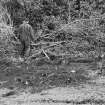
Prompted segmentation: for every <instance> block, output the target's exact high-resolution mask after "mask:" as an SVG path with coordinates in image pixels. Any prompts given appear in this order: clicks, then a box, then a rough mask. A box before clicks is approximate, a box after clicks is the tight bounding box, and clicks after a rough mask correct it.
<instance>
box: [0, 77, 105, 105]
mask: <svg viewBox="0 0 105 105" xmlns="http://www.w3.org/2000/svg"><path fill="white" fill-rule="evenodd" d="M8 91H9V90H7V89H1V90H0V105H105V77H99V78H97V79H95V80H93V81H90V83H86V84H81V85H80V86H75V87H73V86H67V87H58V88H53V89H49V90H44V91H42V92H41V93H36V94H31V93H29V92H28V89H27V92H21V93H18V94H15V95H12V96H9V97H2V94H3V93H6V92H8Z"/></svg>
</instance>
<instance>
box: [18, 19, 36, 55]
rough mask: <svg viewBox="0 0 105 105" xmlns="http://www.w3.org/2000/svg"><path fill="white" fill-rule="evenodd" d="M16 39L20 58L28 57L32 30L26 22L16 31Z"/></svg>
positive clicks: (32, 40)
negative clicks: (19, 47)
mask: <svg viewBox="0 0 105 105" xmlns="http://www.w3.org/2000/svg"><path fill="white" fill-rule="evenodd" d="M17 33H18V34H17V38H18V39H19V41H20V42H21V46H22V47H21V51H20V56H21V57H25V56H29V55H30V45H31V42H34V40H35V39H34V30H33V28H32V26H31V25H30V24H29V23H28V21H27V20H25V21H23V23H22V24H21V25H20V26H19V28H18V29H17Z"/></svg>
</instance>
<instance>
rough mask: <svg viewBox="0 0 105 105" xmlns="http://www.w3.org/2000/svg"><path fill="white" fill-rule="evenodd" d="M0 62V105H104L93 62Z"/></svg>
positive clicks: (102, 80)
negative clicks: (41, 63)
mask: <svg viewBox="0 0 105 105" xmlns="http://www.w3.org/2000/svg"><path fill="white" fill-rule="evenodd" d="M0 64H1V65H0V68H1V69H0V105H105V76H104V72H103V75H97V66H96V63H77V62H76V63H73V62H72V63H70V64H68V65H59V66H58V65H51V64H50V65H49V64H43V65H39V66H38V65H37V66H34V63H33V66H32V64H31V66H30V65H29V64H28V65H27V64H25V63H24V64H23V63H21V64H17V65H16V64H12V63H9V62H7V63H6V62H5V61H4V62H3V61H2V62H0Z"/></svg>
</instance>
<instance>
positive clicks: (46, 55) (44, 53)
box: [42, 49, 50, 60]
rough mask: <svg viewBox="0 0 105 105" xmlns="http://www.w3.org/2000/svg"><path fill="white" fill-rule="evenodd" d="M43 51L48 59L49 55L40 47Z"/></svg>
mask: <svg viewBox="0 0 105 105" xmlns="http://www.w3.org/2000/svg"><path fill="white" fill-rule="evenodd" d="M42 51H43V53H44V54H45V56H46V57H47V58H48V59H49V60H50V58H49V56H48V55H47V54H46V52H45V51H44V50H43V49H42Z"/></svg>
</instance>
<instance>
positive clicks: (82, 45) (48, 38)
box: [0, 0, 105, 83]
mask: <svg viewBox="0 0 105 105" xmlns="http://www.w3.org/2000/svg"><path fill="white" fill-rule="evenodd" d="M25 18H28V19H29V24H30V25H31V26H32V27H33V29H34V32H35V38H36V43H35V44H32V45H31V48H32V52H31V55H30V56H29V57H28V58H27V59H26V61H25V62H21V59H19V50H20V49H21V45H20V43H19V40H18V39H16V37H15V32H14V30H15V28H17V27H18V26H19V25H20V24H21V23H22V21H23V20H24V19H25ZM104 47H105V3H104V0H30V1H28V0H1V1H0V60H3V62H4V60H5V63H7V62H10V64H12V66H13V67H14V68H15V69H17V68H19V66H18V65H19V64H20V65H21V67H20V69H22V70H23V71H24V69H26V67H23V65H25V64H26V65H28V66H29V68H28V70H30V69H32V68H33V67H36V66H42V65H43V64H48V65H54V66H55V67H57V66H56V65H63V64H64V65H68V64H70V62H88V63H89V62H94V59H95V58H96V57H97V56H98V55H101V54H102V53H104V51H105V48H104ZM93 58H94V59H93ZM46 59H47V60H46ZM8 67H9V66H7V68H8ZM7 68H6V70H8V69H7ZM59 74H60V73H59ZM45 75H46V74H45ZM54 75H55V74H54ZM67 76H68V75H67ZM45 77H46V76H45ZM52 78H53V77H52ZM61 78H63V77H62V76H61ZM67 79H68V77H67ZM61 80H62V79H61ZM68 81H69V80H68ZM40 82H41V81H40ZM38 83H39V82H38Z"/></svg>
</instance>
